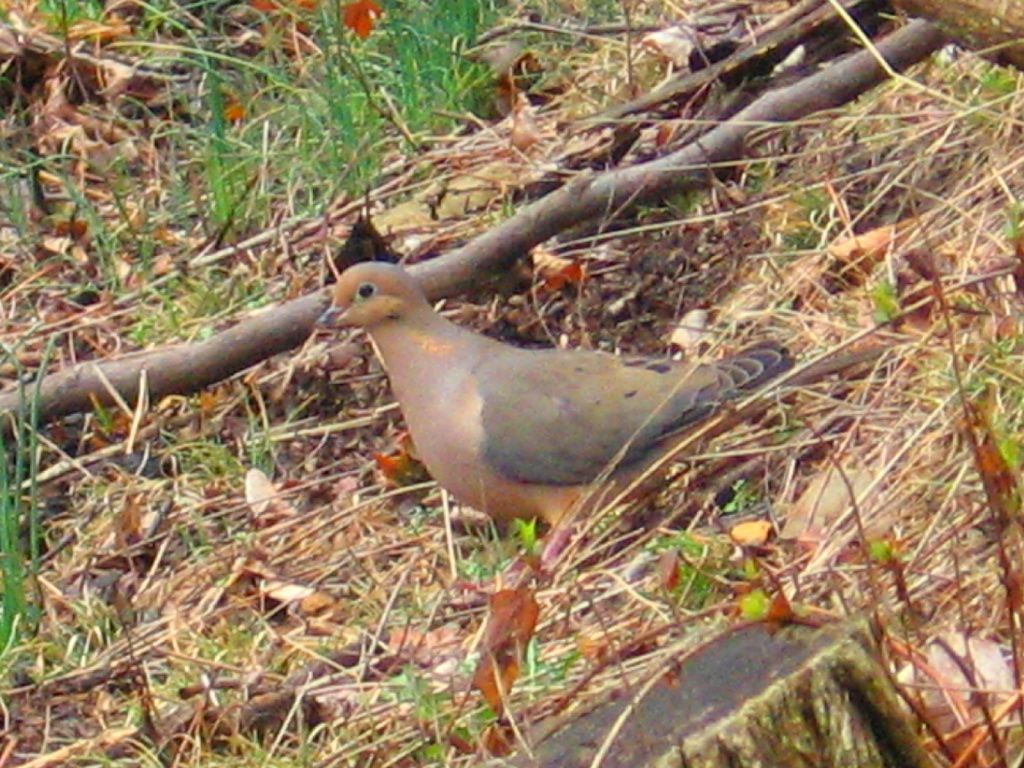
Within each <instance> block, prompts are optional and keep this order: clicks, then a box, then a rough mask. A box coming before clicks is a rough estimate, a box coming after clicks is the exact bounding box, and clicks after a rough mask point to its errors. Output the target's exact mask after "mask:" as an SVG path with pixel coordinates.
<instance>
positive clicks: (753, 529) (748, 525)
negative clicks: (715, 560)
mask: <svg viewBox="0 0 1024 768" xmlns="http://www.w3.org/2000/svg"><path fill="white" fill-rule="evenodd" d="M771 535H772V524H771V522H769V521H768V520H747V521H746V522H743V523H737V524H736V525H734V526H733V527H732V528H731V529H730V530H729V538H730V539H732V540H733V542H735V543H736V544H739V545H740V546H741V547H760V546H763V545H764V544H765V542H767V541H768V537H769V536H771Z"/></svg>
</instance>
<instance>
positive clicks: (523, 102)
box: [509, 93, 544, 152]
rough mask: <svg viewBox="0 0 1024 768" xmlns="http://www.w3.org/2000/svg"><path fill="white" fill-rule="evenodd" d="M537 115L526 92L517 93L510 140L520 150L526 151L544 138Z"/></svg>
mask: <svg viewBox="0 0 1024 768" xmlns="http://www.w3.org/2000/svg"><path fill="white" fill-rule="evenodd" d="M535 115H536V111H535V110H534V108H533V106H532V105H531V104H530V100H529V99H528V98H527V97H526V94H525V93H518V94H516V101H515V105H514V106H513V107H512V128H511V130H510V131H509V141H510V142H512V146H513V147H515V148H516V149H518V150H519V151H520V152H525V151H526V150H528V149H529V148H530V147H532V146H533V145H534V144H537V143H539V142H540V141H541V139H543V138H544V136H543V134H542V133H541V130H540V126H538V125H537V118H536V117H535Z"/></svg>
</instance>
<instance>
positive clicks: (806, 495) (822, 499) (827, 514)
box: [779, 464, 874, 539]
mask: <svg viewBox="0 0 1024 768" xmlns="http://www.w3.org/2000/svg"><path fill="white" fill-rule="evenodd" d="M844 475H845V479H844ZM873 480H874V475H873V474H872V473H871V472H869V471H868V470H866V469H862V468H857V467H846V468H844V470H843V472H842V473H840V472H839V471H838V470H837V469H836V468H835V467H834V466H833V465H831V464H830V465H829V466H828V467H827V468H826V469H825V470H824V471H822V472H820V473H818V475H816V476H815V477H814V478H813V479H812V480H811V482H810V483H809V484H808V485H807V488H806V489H804V492H803V493H802V494H800V498H798V499H797V500H796V501H795V502H794V503H793V505H792V506H791V507H790V509H789V512H788V513H787V514H786V524H785V525H783V526H782V531H781V532H780V533H779V538H782V539H799V538H803V537H804V536H806V535H810V536H811V537H817V535H818V534H819V533H820V532H821V531H823V530H824V529H825V528H827V527H828V526H829V525H831V524H832V523H834V522H835V521H836V520H838V519H839V516H840V515H842V514H843V512H845V511H846V510H847V509H849V507H850V505H851V504H852V503H853V501H854V499H856V498H858V497H859V496H860V495H861V493H862V492H863V491H864V490H865V489H866V488H867V487H868V486H869V485H871V483H872V481H873ZM847 481H849V488H848V487H847ZM850 489H852V491H853V498H851V496H850Z"/></svg>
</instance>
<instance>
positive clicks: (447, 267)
mask: <svg viewBox="0 0 1024 768" xmlns="http://www.w3.org/2000/svg"><path fill="white" fill-rule="evenodd" d="M943 42H944V37H943V35H942V33H941V32H940V31H939V30H938V29H937V28H936V27H934V26H932V25H931V24H929V23H927V22H924V21H915V22H912V23H911V24H909V25H907V26H906V27H904V28H903V29H901V30H899V31H897V32H894V33H893V34H891V35H889V36H888V37H886V38H885V39H884V40H882V41H881V42H880V43H878V45H877V48H876V50H865V51H861V52H859V53H857V54H854V55H851V56H849V57H847V58H846V59H843V60H841V61H839V62H837V63H835V64H833V65H832V66H830V67H828V68H827V69H825V70H822V71H821V72H818V73H816V74H814V75H811V76H809V77H807V78H805V79H803V80H801V81H799V82H797V83H795V84H793V85H790V86H788V87H785V88H780V89H778V90H775V91H770V92H769V93H766V94H765V95H764V96H762V97H761V98H759V99H758V100H757V101H755V102H754V103H752V104H751V105H750V106H748V107H747V108H746V109H744V110H742V111H741V112H739V113H737V114H736V115H735V116H734V117H733V118H732V119H731V120H729V121H728V122H726V123H723V124H721V125H719V126H717V127H716V128H714V129H712V130H711V131H709V132H708V133H707V134H705V135H704V136H702V137H701V138H700V139H699V140H697V141H695V142H693V143H692V144H689V145H687V146H685V147H683V148H682V149H680V150H678V151H676V152H673V153H672V154H669V155H666V156H665V157H663V158H660V159H658V160H653V161H651V162H648V163H643V164H640V165H635V166H631V167H629V168H623V169H619V170H615V171H609V172H607V173H603V174H599V175H595V176H588V175H581V176H579V177H577V178H576V179H574V180H573V181H571V182H570V183H568V184H566V185H565V186H564V187H562V188H561V189H559V190H557V191H555V192H553V193H551V194H550V195H548V196H547V197H544V198H542V199H541V200H538V201H536V202H534V203H532V204H530V205H528V206H526V207H525V208H523V209H522V210H521V211H519V213H517V214H516V215H514V216H512V217H511V218H510V219H507V220H506V221H504V222H502V223H501V224H499V225H498V226H496V227H494V228H493V229H491V230H490V231H488V232H485V233H483V234H482V235H480V236H478V237H476V238H475V239H473V240H472V241H471V242H469V243H468V244H467V245H465V246H463V247H462V248H460V249H458V250H456V251H454V252H452V253H449V254H447V255H445V256H441V257H439V258H437V259H433V260H431V261H429V262H426V263H423V264H418V265H415V266H414V267H412V271H413V273H414V274H415V275H416V277H417V278H418V279H419V280H420V281H421V282H422V283H423V286H424V288H425V289H426V291H427V293H428V294H429V295H430V296H431V297H434V298H438V297H441V296H447V295H451V294H454V293H458V292H460V291H463V290H465V289H467V288H470V287H472V286H474V285H478V284H479V282H480V280H481V275H483V274H486V273H488V272H497V271H500V270H502V269H504V268H506V267H507V266H508V265H510V264H511V263H513V262H514V261H515V260H516V259H518V258H520V257H521V256H523V255H524V254H526V253H527V252H528V251H529V250H530V248H532V247H533V246H535V245H537V244H538V243H542V242H544V241H545V240H547V239H548V238H550V237H553V236H554V235H556V234H558V233H559V232H561V231H563V230H565V229H567V228H569V227H571V226H575V225H577V224H579V223H580V222H583V221H591V220H596V219H599V218H601V217H613V216H616V215H619V214H621V213H622V211H624V210H626V209H627V208H629V207H631V206H632V205H635V204H637V203H641V202H647V203H649V202H651V201H652V200H656V199H659V198H663V197H664V196H666V195H668V194H675V193H678V192H680V191H685V190H694V189H698V188H701V187H704V186H707V184H708V183H709V180H710V177H711V175H710V173H709V170H710V169H713V170H715V171H721V170H722V169H724V168H727V167H730V166H733V165H735V164H737V162H738V161H740V160H741V158H743V157H744V155H745V154H746V144H747V137H748V136H749V135H750V134H751V133H752V132H753V131H755V130H760V129H763V127H764V126H765V125H766V124H776V125H779V124H783V123H787V122H791V121H794V120H799V119H801V118H803V117H806V116H807V115H810V114H812V113H814V112H818V111H821V110H825V109H832V108H835V107H839V106H842V105H843V104H846V103H847V102H849V101H851V100H853V99H855V98H857V97H858V96H860V95H861V94H862V93H864V92H865V91H867V90H869V89H870V88H872V87H874V86H875V85H877V84H878V83H880V82H882V81H883V80H885V79H886V77H887V76H888V72H887V70H886V69H885V68H884V67H882V66H881V65H880V63H879V59H878V57H879V56H881V57H883V58H884V59H885V61H886V62H887V63H888V65H889V67H891V68H892V69H893V70H895V71H900V70H903V69H905V68H907V67H909V66H910V65H912V64H914V63H916V62H918V61H920V60H921V59H923V58H925V57H926V56H928V55H929V54H930V53H931V52H932V51H934V50H935V49H937V48H938V47H939V46H941V45H942V44H943ZM325 300H326V298H325V294H324V292H323V291H318V292H316V293H313V294H310V295H308V296H304V297H302V298H300V299H296V300H294V301H290V302H287V303H285V304H281V305H279V306H277V307H274V308H272V309H267V310H264V311H262V312H260V313H257V314H255V315H253V316H252V317H249V318H246V319H245V320H242V321H241V322H239V323H238V324H237V325H235V326H234V327H232V328H229V329H228V330H226V331H222V332H221V333H219V334H217V335H215V336H213V337H212V338H210V339H208V340H206V341H201V342H197V343H186V344H175V345H172V346H167V347H161V348H158V349H153V350H147V351H144V352H138V353H134V354H131V355H126V356H124V357H120V358H117V359H114V360H106V361H102V362H85V363H80V364H79V365H76V366H75V367H73V368H70V369H68V370H65V371H59V372H57V373H54V374H51V375H48V376H46V377H45V378H43V380H42V381H41V382H39V385H38V389H39V402H38V404H37V409H38V418H39V421H40V422H44V421H48V420H52V419H55V418H58V417H60V416H64V415H67V414H69V413H76V412H81V411H87V410H90V409H91V408H92V407H93V403H94V401H98V402H101V403H107V404H109V403H111V402H113V397H112V395H111V390H114V391H115V392H117V393H118V395H119V396H120V397H121V398H123V399H124V400H125V401H127V402H128V403H135V402H136V401H137V399H138V397H139V391H140V381H141V379H142V375H143V372H145V381H146V387H147V390H148V393H149V396H150V397H151V398H160V397H163V396H165V395H168V394H185V393H190V392H195V391H198V390H199V389H202V388H203V387H206V386H209V385H211V384H214V383H216V382H218V381H222V380H223V379H225V378H227V377H229V376H231V375H232V374H235V373H237V372H239V371H241V370H244V369H246V368H248V367H250V366H252V365H255V364H257V363H259V362H261V361H262V360H265V359H267V358H268V357H271V356H272V355H275V354H278V353H280V352H286V351H288V350H290V349H294V348H295V347H297V346H299V345H300V344H302V343H303V341H305V339H306V338H307V337H308V336H309V334H310V333H311V332H312V329H313V324H314V322H315V321H316V318H317V315H318V314H319V312H320V310H321V308H322V307H323V305H324V302H325ZM26 386H27V387H29V389H30V390H32V389H34V388H35V385H33V384H29V385H26ZM20 399H21V396H20V393H19V392H18V391H17V390H13V391H7V392H4V393H2V394H0V413H8V414H10V413H13V412H16V411H17V410H18V407H19V402H20Z"/></svg>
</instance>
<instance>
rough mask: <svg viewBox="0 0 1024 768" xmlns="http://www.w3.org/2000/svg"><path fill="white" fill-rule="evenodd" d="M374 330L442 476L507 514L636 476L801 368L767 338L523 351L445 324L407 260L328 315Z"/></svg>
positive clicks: (471, 498) (345, 282) (358, 281)
mask: <svg viewBox="0 0 1024 768" xmlns="http://www.w3.org/2000/svg"><path fill="white" fill-rule="evenodd" d="M320 325H321V326H325V327H331V328H338V327H346V326H359V327H362V328H365V329H366V331H367V333H368V334H369V336H370V339H371V340H372V342H373V345H374V347H375V349H376V352H377V355H378V356H379V357H380V359H381V361H382V362H383V364H384V367H385V369H386V370H387V373H388V376H389V378H390V380H391V386H392V389H393V391H394V394H395V397H396V398H397V399H398V403H399V405H400V406H401V409H402V414H403V415H404V417H405V421H406V423H407V425H408V428H409V432H410V433H411V435H412V439H413V442H414V443H415V445H416V450H417V453H418V454H419V456H420V458H421V459H422V461H423V463H424V464H425V465H426V467H427V469H428V470H429V471H430V473H431V475H433V477H434V479H435V480H437V482H438V483H439V484H440V485H441V486H442V487H444V488H445V489H447V490H448V491H449V492H450V493H452V494H454V496H455V497H456V498H457V499H459V500H460V501H462V502H464V503H466V504H469V505H470V506H472V507H474V508H476V509H479V510H482V511H484V512H486V513H488V514H489V515H491V516H492V517H494V518H496V519H498V520H507V519H509V518H530V517H539V518H542V519H543V520H546V521H547V522H549V523H551V524H555V523H557V522H558V521H559V520H560V519H561V518H562V517H563V516H564V515H565V513H566V512H567V511H568V510H569V509H570V508H571V507H572V506H573V505H574V504H575V503H576V502H577V501H578V500H580V499H581V498H582V497H585V496H587V495H588V494H589V492H590V491H592V490H593V489H594V487H595V485H596V484H597V483H598V482H599V481H601V480H603V479H604V478H605V477H606V476H607V477H610V478H611V479H612V480H613V481H616V482H618V483H622V482H624V481H628V480H629V479H631V478H633V477H635V476H636V475H637V474H638V473H639V472H640V471H642V470H643V469H644V468H645V467H647V466H649V464H650V463H651V462H652V461H653V460H654V459H656V458H657V457H658V456H659V455H661V453H662V452H664V450H665V449H666V448H667V447H668V446H667V445H666V443H667V442H669V439H670V438H671V437H672V436H673V435H676V434H677V433H679V432H680V430H682V429H684V428H685V427H688V426H690V425H692V424H694V423H695V422H697V421H699V420H701V419H703V418H705V417H707V416H709V415H710V414H711V413H712V412H713V411H714V410H715V409H716V408H717V407H719V406H720V405H721V404H722V403H724V402H725V401H727V400H729V399H730V398H735V397H737V396H738V395H739V394H741V393H743V392H744V391H748V390H753V389H756V388H757V387H759V386H760V385H761V384H763V383H764V382H766V381H767V380H769V379H771V378H773V377H774V376H776V375H778V374H780V373H782V372H783V371H785V370H786V369H787V368H789V367H790V366H791V365H792V361H791V360H790V358H789V357H788V356H787V354H786V352H785V350H783V349H782V348H781V347H779V346H777V345H772V344H764V345H760V346H756V347H752V348H750V349H747V350H746V351H744V352H742V353H740V354H738V355H736V356H734V357H730V358H726V359H723V360H719V361H718V362H715V363H711V364H705V365H694V364H691V363H681V362H675V361H671V360H663V359H651V358H646V359H628V358H622V357H618V356H615V355H611V354H606V353H602V352H592V351H584V350H560V349H520V348H518V347H513V346H510V345H508V344H503V343H501V342H499V341H496V340H494V339H490V338H487V337H486V336H481V335H480V334H477V333H474V332H472V331H470V330H467V329H465V328H462V327H460V326H458V325H455V324H454V323H452V322H450V321H448V320H446V319H445V318H444V317H442V316H441V315H439V314H438V313H437V312H435V311H434V310H433V309H432V308H431V306H430V304H429V303H428V302H427V299H426V297H425V296H424V294H423V292H422V290H421V289H420V287H419V285H418V284H417V283H416V281H415V279H414V278H413V277H412V276H411V275H409V274H408V273H407V272H405V271H404V270H403V269H402V268H401V267H398V266H395V265H392V264H383V263H378V262H368V263H363V264H357V265H355V266H353V267H351V268H349V269H348V270H346V271H345V272H344V273H343V274H342V275H341V277H340V279H339V280H338V283H337V285H336V286H335V287H334V292H333V301H332V305H331V307H330V308H329V309H327V311H325V312H324V314H323V315H322V316H321V318H320Z"/></svg>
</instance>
